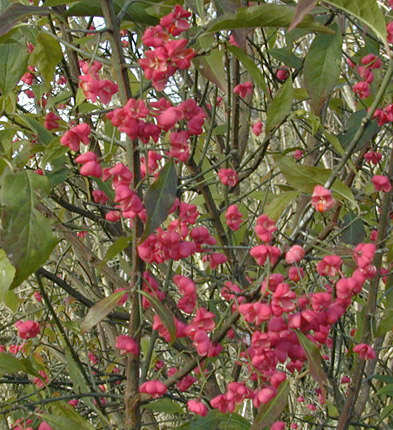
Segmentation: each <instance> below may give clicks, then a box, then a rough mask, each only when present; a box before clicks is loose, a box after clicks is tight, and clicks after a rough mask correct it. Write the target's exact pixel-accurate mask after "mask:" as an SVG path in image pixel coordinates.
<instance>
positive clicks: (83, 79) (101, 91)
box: [79, 61, 119, 104]
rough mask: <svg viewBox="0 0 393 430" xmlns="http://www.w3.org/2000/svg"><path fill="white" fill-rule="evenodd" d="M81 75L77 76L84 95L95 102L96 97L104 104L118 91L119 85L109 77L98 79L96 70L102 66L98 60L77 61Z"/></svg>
mask: <svg viewBox="0 0 393 430" xmlns="http://www.w3.org/2000/svg"><path fill="white" fill-rule="evenodd" d="M79 65H80V68H81V70H82V73H83V74H82V75H81V76H79V86H80V87H81V88H82V90H83V93H84V95H85V97H86V98H87V99H88V100H90V101H92V102H93V103H95V102H96V101H97V98H99V99H100V101H101V102H102V103H104V104H108V103H109V102H110V101H111V99H112V96H113V95H114V94H116V93H117V92H118V91H119V87H118V85H117V84H115V83H114V82H113V81H111V80H109V79H100V78H99V76H98V72H99V71H100V70H101V68H102V64H101V63H100V62H99V61H94V62H93V63H92V64H89V63H87V62H86V61H80V62H79Z"/></svg>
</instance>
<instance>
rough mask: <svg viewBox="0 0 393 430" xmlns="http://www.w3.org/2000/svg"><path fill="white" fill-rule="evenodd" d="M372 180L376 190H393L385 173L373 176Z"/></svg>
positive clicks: (386, 191) (387, 191) (385, 191)
mask: <svg viewBox="0 0 393 430" xmlns="http://www.w3.org/2000/svg"><path fill="white" fill-rule="evenodd" d="M371 182H372V183H373V185H374V188H375V191H383V192H384V193H389V192H390V191H391V190H392V184H391V183H390V181H389V178H388V177H387V176H384V175H375V176H373V177H372V178H371Z"/></svg>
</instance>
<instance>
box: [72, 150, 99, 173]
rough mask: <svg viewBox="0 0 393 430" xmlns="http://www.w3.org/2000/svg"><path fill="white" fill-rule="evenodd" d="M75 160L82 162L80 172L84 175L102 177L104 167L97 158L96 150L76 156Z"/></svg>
mask: <svg viewBox="0 0 393 430" xmlns="http://www.w3.org/2000/svg"><path fill="white" fill-rule="evenodd" d="M75 162H76V163H78V164H82V167H81V168H80V170H79V172H80V174H81V175H82V176H93V177H95V178H101V176H102V168H101V166H100V163H99V162H98V160H97V155H96V154H95V153H94V152H91V151H88V152H85V153H84V154H81V155H79V156H78V157H76V158H75Z"/></svg>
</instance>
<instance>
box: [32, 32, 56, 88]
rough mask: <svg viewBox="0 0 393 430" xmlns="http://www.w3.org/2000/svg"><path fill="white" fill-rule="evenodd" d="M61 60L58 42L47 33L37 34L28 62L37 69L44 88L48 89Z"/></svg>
mask: <svg viewBox="0 0 393 430" xmlns="http://www.w3.org/2000/svg"><path fill="white" fill-rule="evenodd" d="M62 58H63V52H62V50H61V47H60V45H59V42H58V41H57V40H56V39H55V38H54V37H53V36H51V35H49V34H47V33H44V32H42V33H39V34H38V36H37V40H36V45H35V47H34V51H33V53H32V54H31V58H30V61H31V63H32V64H34V65H35V66H37V67H38V69H39V71H40V73H41V75H42V76H43V78H44V80H45V85H46V88H49V87H50V83H51V81H52V79H53V75H54V73H55V69H56V66H57V64H58V63H59V62H60V60H61V59H62Z"/></svg>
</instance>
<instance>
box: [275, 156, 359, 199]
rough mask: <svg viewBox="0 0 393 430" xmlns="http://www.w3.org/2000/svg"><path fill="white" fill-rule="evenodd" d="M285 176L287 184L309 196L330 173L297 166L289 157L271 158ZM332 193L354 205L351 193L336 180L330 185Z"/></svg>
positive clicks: (320, 169)
mask: <svg viewBox="0 0 393 430" xmlns="http://www.w3.org/2000/svg"><path fill="white" fill-rule="evenodd" d="M273 158H274V159H275V161H276V163H277V165H278V167H279V169H280V171H281V173H282V174H283V175H284V176H285V178H286V180H287V182H288V184H289V185H290V186H291V187H293V188H295V189H296V190H298V191H302V192H304V193H308V194H311V193H312V192H313V190H314V187H315V185H318V184H319V185H323V184H324V183H325V182H326V181H327V179H328V178H329V176H330V174H331V173H332V171H331V170H330V169H323V168H321V167H315V166H306V165H303V164H297V163H295V161H294V160H292V159H290V158H289V157H285V156H284V157H282V156H280V157H277V156H276V157H273ZM332 191H333V192H334V193H335V194H336V196H335V197H337V198H339V200H342V199H346V200H348V201H350V202H351V203H353V204H355V198H354V197H353V194H352V191H351V190H350V188H348V187H347V186H346V185H345V184H344V183H343V182H342V181H340V180H338V179H337V180H336V181H335V182H334V184H333V185H332Z"/></svg>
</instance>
